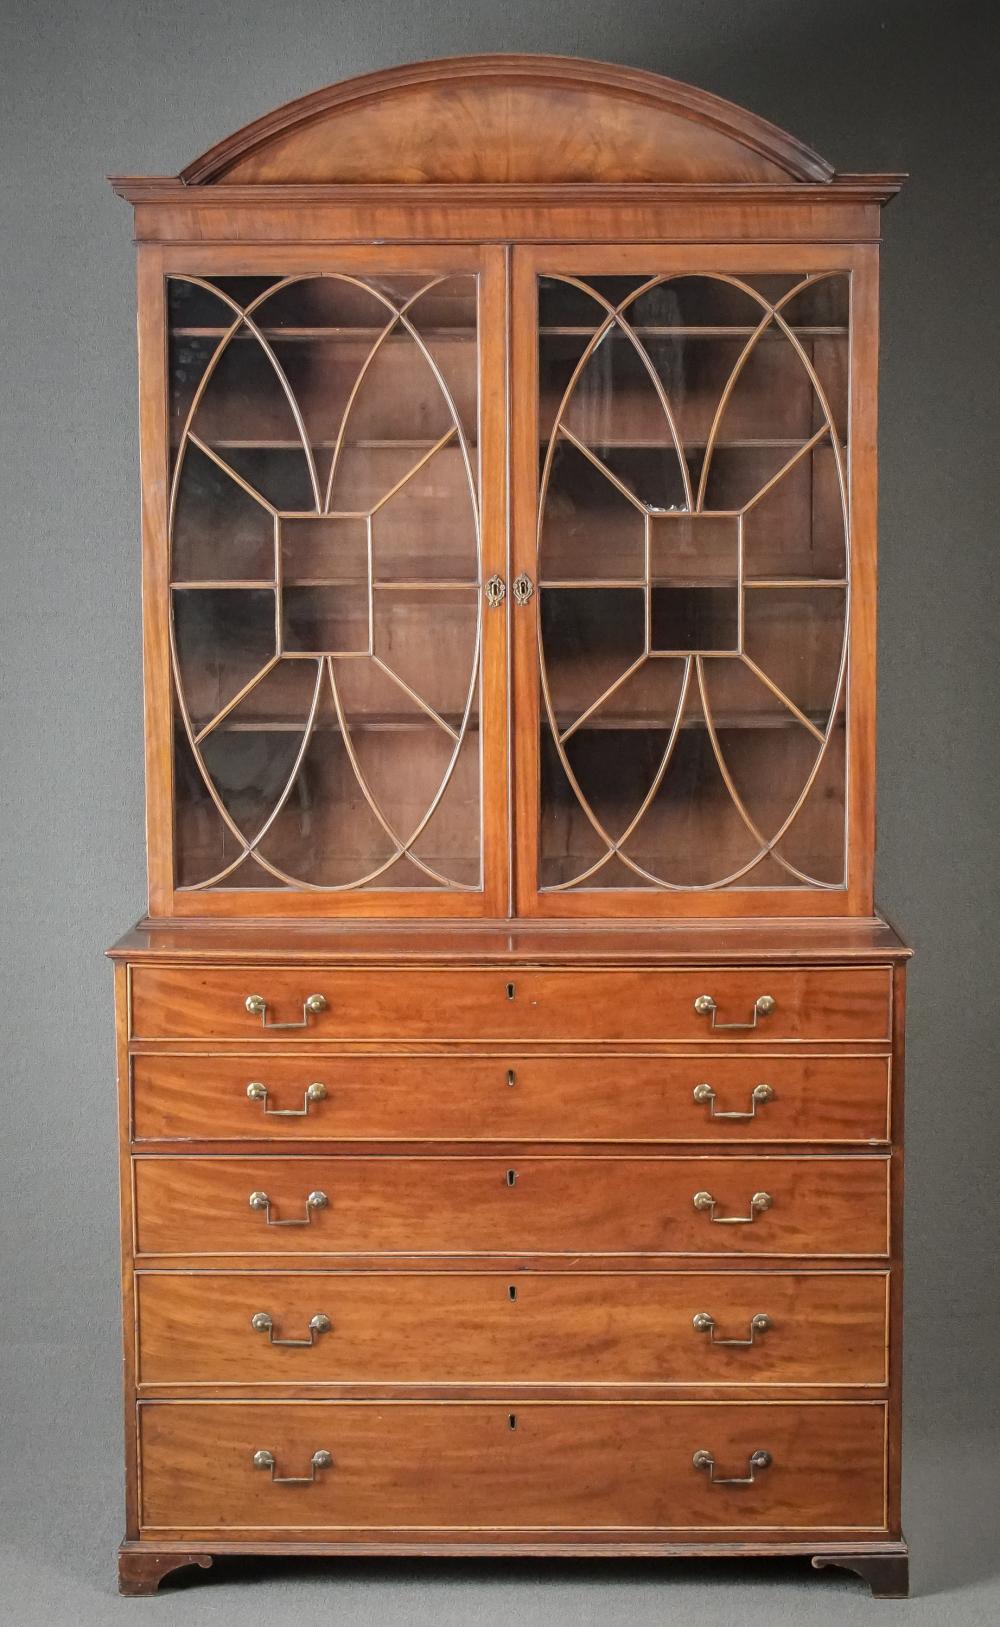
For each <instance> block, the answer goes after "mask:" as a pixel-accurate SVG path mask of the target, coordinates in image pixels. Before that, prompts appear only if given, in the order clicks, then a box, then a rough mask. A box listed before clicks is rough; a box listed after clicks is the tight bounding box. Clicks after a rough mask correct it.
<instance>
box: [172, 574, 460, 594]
mask: <svg viewBox="0 0 1000 1627" xmlns="http://www.w3.org/2000/svg"><path fill="white" fill-rule="evenodd" d="M281 585H282V587H283V588H366V589H367V587H368V579H367V577H364V576H284V577H282V582H281ZM170 586H171V588H172V589H173V591H174V592H175V593H201V592H208V593H211V592H219V591H227V590H229V589H255V588H256V589H266V590H267V591H268V592H270V593H273V592H274V589H275V582H274V578H273V577H268V578H266V579H265V578H263V577H261V578H259V579H257V578H244V577H240V578H222V577H220V578H218V579H217V580H211V581H194V582H185V581H177V582H171V584H170ZM372 588H373V589H374V591H375V592H376V593H379V592H387V593H472V592H478V590H479V583H478V582H457V581H443V580H442V581H435V580H434V578H433V577H430V578H428V580H427V581H426V582H414V581H411V580H410V579H409V578H404V579H401V580H400V581H398V582H394V581H392V580H391V579H388V580H387V579H380V580H378V581H375V582H373V583H372Z"/></svg>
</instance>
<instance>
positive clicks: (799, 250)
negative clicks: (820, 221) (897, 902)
mask: <svg viewBox="0 0 1000 1627" xmlns="http://www.w3.org/2000/svg"><path fill="white" fill-rule="evenodd" d="M748 229H749V227H748ZM657 266H660V267H663V268H664V269H666V268H667V267H669V268H676V269H677V270H678V271H686V272H695V271H702V272H705V273H706V274H711V273H713V272H714V273H716V274H717V273H718V272H719V271H720V270H731V271H733V272H744V273H746V274H748V275H752V274H754V273H757V274H763V273H777V274H780V273H782V272H788V273H794V272H809V271H841V272H846V273H848V274H849V276H850V283H851V318H850V322H851V327H850V337H849V344H850V363H849V366H850V414H849V420H850V421H849V440H848V472H849V498H850V561H851V563H850V581H851V589H850V597H849V607H848V618H849V631H848V638H849V654H848V666H847V679H846V682H847V700H846V707H847V711H846V717H847V785H846V800H845V821H846V837H847V886H846V887H845V888H843V889H838V890H836V891H833V890H831V891H820V890H808V889H806V888H795V889H791V888H788V889H781V888H763V887H761V888H742V889H741V888H728V889H718V890H715V891H708V890H702V891H691V892H684V891H681V890H676V891H673V890H671V891H666V890H654V889H652V888H650V889H648V890H646V891H643V890H641V889H640V888H638V887H637V888H635V889H622V888H615V889H611V888H608V889H605V890H604V891H601V890H599V889H596V888H595V889H593V890H591V891H586V890H583V889H581V891H580V892H578V893H553V892H542V891H540V890H539V886H538V831H539V813H540V807H539V793H540V762H539V724H540V716H541V709H540V704H539V683H538V649H539V612H538V605H539V594H538V593H537V592H536V593H534V594H533V595H532V597H531V598H530V599H529V601H528V603H527V604H525V605H515V606H514V607H513V608H512V615H511V621H512V627H511V653H512V691H511V693H512V707H513V728H512V761H513V766H512V780H513V788H514V837H515V850H514V879H515V887H514V897H515V910H516V913H517V915H519V916H524V917H533V918H546V917H548V918H551V917H563V918H581V917H582V918H587V917H590V918H593V917H608V918H610V917H623V918H628V917H669V916H674V917H726V916H729V917H738V916H766V917H775V916H785V917H790V916H807V917H808V916H813V917H815V916H839V915H870V914H871V912H872V907H873V904H872V884H873V867H874V847H875V828H874V827H875V630H876V614H875V601H876V525H877V512H876V509H877V497H876V452H875V444H876V419H877V374H878V247H877V245H876V244H871V243H864V244H847V245H844V244H829V243H817V244H777V245H771V244H765V243H759V242H747V241H741V242H729V243H715V244H697V245H695V244H690V243H682V244H677V243H661V244H649V243H638V244H624V243H622V244H614V245H609V244H593V243H591V244H587V243H570V244H547V245H540V244H527V245H524V246H519V247H516V248H515V249H514V253H513V264H512V278H511V386H510V388H511V400H512V402H515V403H516V411H515V412H514V413H513V415H512V424H511V494H510V505H511V573H512V576H513V575H514V574H515V573H518V574H519V573H522V572H523V573H525V574H526V575H527V576H529V577H530V578H531V579H532V581H535V580H536V579H537V575H538V568H537V494H538V446H539V441H538V365H537V279H538V278H539V277H540V276H544V275H546V274H547V273H551V274H553V275H556V274H558V273H560V272H563V273H565V272H569V273H580V274H586V273H588V272H589V273H590V274H591V275H597V276H601V275H603V276H608V275H615V274H618V275H627V274H629V273H632V274H638V273H640V272H649V271H650V269H651V267H657Z"/></svg>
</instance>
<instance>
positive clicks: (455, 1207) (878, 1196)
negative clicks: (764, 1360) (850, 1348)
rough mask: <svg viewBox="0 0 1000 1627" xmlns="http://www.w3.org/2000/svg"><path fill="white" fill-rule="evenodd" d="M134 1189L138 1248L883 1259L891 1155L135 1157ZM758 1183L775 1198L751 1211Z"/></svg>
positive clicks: (230, 1251) (148, 1250)
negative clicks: (507, 1158)
mask: <svg viewBox="0 0 1000 1627" xmlns="http://www.w3.org/2000/svg"><path fill="white" fill-rule="evenodd" d="M135 1194H136V1230H137V1247H138V1249H139V1251H140V1252H142V1253H144V1254H306V1253H307V1254H368V1253H390V1254H451V1255H468V1254H508V1253H509V1254H521V1253H529V1254H531V1253H540V1254H550V1253H551V1254H567V1253H568V1254H576V1253H606V1254H643V1253H651V1254H822V1255H882V1254H885V1253H886V1252H887V1247H888V1161H887V1159H884V1158H877V1157H853V1158H851V1157H844V1158H835V1157H815V1158H790V1157H776V1158H732V1157H725V1158H714V1159H713V1158H572V1157H567V1158H535V1157H526V1158H518V1159H517V1161H516V1164H514V1165H512V1164H510V1163H509V1162H506V1161H505V1160H503V1159H500V1158H466V1157H458V1158H396V1157H386V1156H382V1157H363V1158H354V1157H334V1158H311V1157H310V1158H281V1157H267V1156H262V1157H256V1158H214V1157H213V1158H201V1157H188V1158H154V1157H147V1158H142V1157H140V1158H137V1159H136V1160H135ZM755 1194H764V1195H766V1196H767V1197H768V1198H769V1199H770V1205H769V1206H768V1207H766V1208H765V1207H762V1206H758V1207H754V1206H753V1204H752V1199H753V1198H754V1196H755ZM696 1195H698V1199H699V1201H698V1204H696V1203H695V1201H694V1200H695V1197H696ZM251 1198H252V1199H253V1203H252V1204H251ZM310 1198H312V1199H313V1200H314V1201H313V1203H312V1204H311V1203H310ZM706 1198H711V1199H712V1200H714V1204H715V1206H714V1208H713V1207H710V1206H709V1204H708V1202H707V1201H706ZM751 1215H752V1216H753V1218H752V1219H751V1218H750V1216H751Z"/></svg>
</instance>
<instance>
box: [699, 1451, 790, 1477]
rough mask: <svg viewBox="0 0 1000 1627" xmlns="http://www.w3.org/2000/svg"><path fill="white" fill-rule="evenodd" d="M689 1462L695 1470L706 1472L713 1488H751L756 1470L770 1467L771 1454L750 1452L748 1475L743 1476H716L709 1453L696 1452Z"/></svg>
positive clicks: (713, 1463) (712, 1458)
mask: <svg viewBox="0 0 1000 1627" xmlns="http://www.w3.org/2000/svg"><path fill="white" fill-rule="evenodd" d="M691 1462H692V1463H693V1464H694V1467H695V1468H696V1469H707V1470H708V1478H709V1480H710V1481H711V1482H712V1484H713V1486H752V1485H753V1483H754V1481H755V1480H756V1479H757V1470H758V1469H769V1468H770V1467H771V1454H770V1452H751V1454H750V1460H749V1463H748V1468H749V1470H750V1473H749V1474H743V1475H717V1474H716V1472H715V1459H714V1457H713V1456H712V1454H711V1452H706V1451H704V1450H702V1451H700V1452H696V1453H695V1455H694V1457H693V1458H692V1459H691Z"/></svg>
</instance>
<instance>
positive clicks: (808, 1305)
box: [137, 1271, 888, 1386]
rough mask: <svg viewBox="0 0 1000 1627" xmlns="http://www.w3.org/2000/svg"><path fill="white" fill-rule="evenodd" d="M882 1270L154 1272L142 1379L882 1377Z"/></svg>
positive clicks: (724, 1380)
mask: <svg viewBox="0 0 1000 1627" xmlns="http://www.w3.org/2000/svg"><path fill="white" fill-rule="evenodd" d="M887 1282H888V1278H887V1276H886V1275H885V1274H884V1273H880V1272H879V1273H876V1272H871V1273H863V1272H826V1273H821V1272H795V1273H779V1272H743V1271H739V1272H734V1271H727V1272H714V1273H711V1272H691V1271H685V1272H646V1273H642V1274H637V1273H632V1274H627V1273H621V1274H613V1273H610V1272H563V1273H559V1272H531V1273H518V1275H517V1277H516V1279H512V1278H511V1277H510V1276H509V1275H505V1276H502V1275H499V1274H495V1273H487V1272H454V1273H447V1274H444V1273H428V1272H423V1273H416V1272H410V1273H405V1272H404V1273H398V1272H391V1273H390V1272H385V1273H382V1274H378V1275H367V1276H366V1275H361V1274H359V1273H352V1272H344V1273H332V1272H315V1271H314V1272H283V1271H267V1272H259V1271H255V1272H243V1273H240V1272H218V1271H210V1272H196V1273H193V1274H191V1275H180V1274H175V1273H170V1272H143V1273H140V1275H139V1277H138V1279H137V1306H138V1330H139V1379H140V1382H141V1383H143V1384H159V1385H168V1386H169V1385H171V1384H183V1385H184V1386H189V1385H192V1384H210V1385H223V1384H231V1383H233V1382H235V1381H238V1382H239V1383H240V1384H241V1385H248V1384H252V1385H267V1384H365V1383H367V1384H409V1385H426V1384H434V1385H442V1384H455V1385H459V1384H508V1383H510V1384H810V1385H814V1384H857V1385H881V1384H884V1383H885V1382H886V1356H885V1351H886V1314H887V1304H886V1287H887ZM696 1318H698V1319H700V1320H699V1322H698V1323H697V1325H696V1320H695V1319H696ZM705 1318H708V1320H709V1325H708V1326H706V1325H705ZM761 1318H765V1319H766V1326H763V1325H762V1324H761ZM755 1319H756V1324H755Z"/></svg>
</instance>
